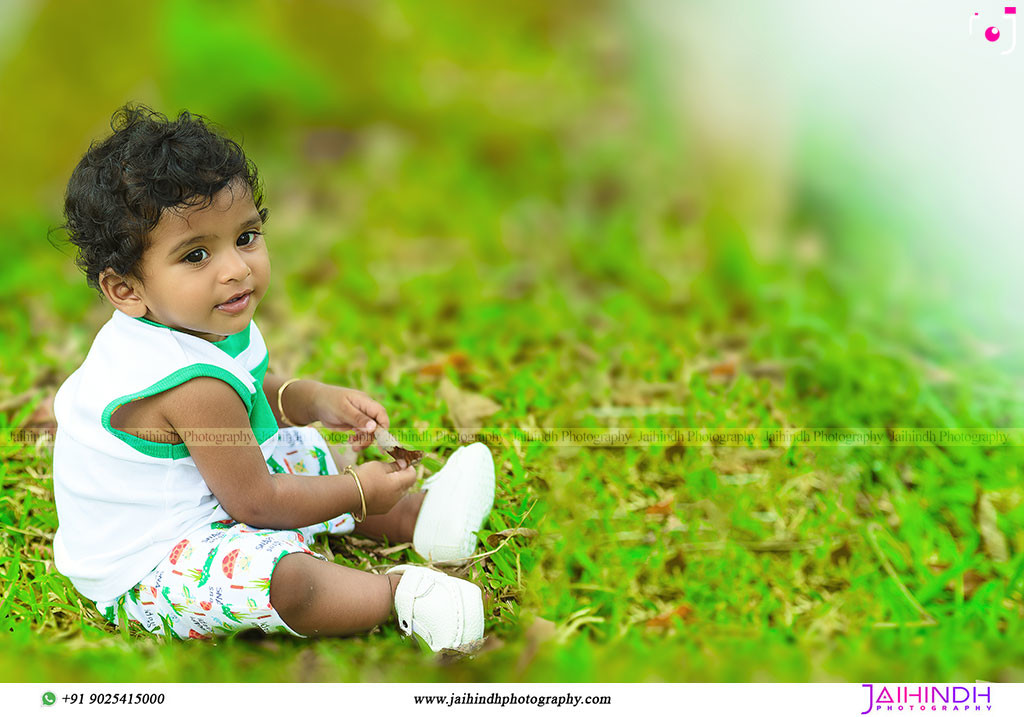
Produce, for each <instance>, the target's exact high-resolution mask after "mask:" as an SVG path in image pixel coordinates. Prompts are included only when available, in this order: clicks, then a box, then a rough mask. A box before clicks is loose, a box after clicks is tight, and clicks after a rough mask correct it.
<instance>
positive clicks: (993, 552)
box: [977, 493, 1010, 563]
mask: <svg viewBox="0 0 1024 717" xmlns="http://www.w3.org/2000/svg"><path fill="white" fill-rule="evenodd" d="M998 518H999V514H998V513H997V512H996V508H995V506H994V505H993V504H992V496H991V495H990V494H988V493H982V494H981V495H980V496H979V497H978V505H977V519H978V532H980V533H981V541H982V545H983V546H984V548H985V554H986V555H988V556H989V557H990V558H992V560H994V561H995V562H997V563H1005V562H1006V561H1007V560H1009V558H1010V550H1009V547H1008V546H1007V544H1006V536H1005V535H1003V534H1002V532H1000V530H999V525H998Z"/></svg>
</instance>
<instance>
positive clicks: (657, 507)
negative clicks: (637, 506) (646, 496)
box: [645, 498, 674, 515]
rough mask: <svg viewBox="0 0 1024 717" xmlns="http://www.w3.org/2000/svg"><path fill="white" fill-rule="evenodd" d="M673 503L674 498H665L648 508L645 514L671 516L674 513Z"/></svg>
mask: <svg viewBox="0 0 1024 717" xmlns="http://www.w3.org/2000/svg"><path fill="white" fill-rule="evenodd" d="M673 502H674V500H673V499H672V498H665V500H663V501H660V502H658V503H655V504H654V505H649V506H647V510H646V511H645V512H646V513H647V515H669V514H671V513H672V504H673Z"/></svg>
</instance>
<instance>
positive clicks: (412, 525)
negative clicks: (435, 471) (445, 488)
mask: <svg viewBox="0 0 1024 717" xmlns="http://www.w3.org/2000/svg"><path fill="white" fill-rule="evenodd" d="M426 495H427V494H426V493H422V492H421V493H409V494H408V495H406V496H404V497H403V498H402V499H401V500H400V501H398V502H397V503H395V507H394V508H392V509H391V510H390V511H388V512H387V513H384V514H383V515H368V516H366V520H364V521H363V522H362V523H356V530H355V532H356V533H358V534H359V535H365V536H366V537H367V538H374V539H376V540H382V539H384V538H387V539H388V540H390V541H391V542H393V543H411V542H412V535H413V532H414V531H415V530H416V519H417V518H418V517H419V515H420V506H421V505H423V498H424V497H425V496H426Z"/></svg>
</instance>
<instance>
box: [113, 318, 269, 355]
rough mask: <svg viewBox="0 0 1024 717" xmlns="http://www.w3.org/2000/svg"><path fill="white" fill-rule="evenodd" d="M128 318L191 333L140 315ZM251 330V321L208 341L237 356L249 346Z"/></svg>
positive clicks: (181, 332) (183, 332)
mask: <svg viewBox="0 0 1024 717" xmlns="http://www.w3.org/2000/svg"><path fill="white" fill-rule="evenodd" d="M129 318H132V319H135V320H136V321H141V322H142V323H144V324H149V325H150V326H156V327H157V328H161V329H169V330H170V331H177V332H178V333H179V334H188V335H189V336H192V335H193V334H189V333H188V332H187V331H182V330H181V329H176V328H174V327H173V326H167V325H166V324H158V323H157V322H155V321H150V320H149V319H144V318H142V317H141V316H131V317H129ZM251 331H252V321H250V322H249V323H248V324H246V326H245V328H244V329H242V330H241V331H239V332H238V333H237V334H231V335H230V336H226V337H225V338H223V339H221V340H220V341H211V342H210V343H211V344H212V345H214V346H216V347H217V348H219V349H221V350H223V351H224V353H226V354H227V355H228V356H230V357H231V358H235V357H237V356H238V354H240V353H242V352H243V351H245V350H246V349H247V348H249V333H250V332H251Z"/></svg>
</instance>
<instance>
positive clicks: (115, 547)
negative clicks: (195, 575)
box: [53, 310, 277, 600]
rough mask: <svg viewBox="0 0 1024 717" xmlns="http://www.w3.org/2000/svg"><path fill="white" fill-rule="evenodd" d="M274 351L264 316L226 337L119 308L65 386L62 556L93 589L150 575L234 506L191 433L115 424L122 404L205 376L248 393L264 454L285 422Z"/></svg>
mask: <svg viewBox="0 0 1024 717" xmlns="http://www.w3.org/2000/svg"><path fill="white" fill-rule="evenodd" d="M269 360H270V357H269V354H268V353H267V346H266V344H265V343H264V341H263V336H262V335H261V334H260V331H259V329H258V328H257V327H256V324H255V322H250V324H249V326H248V327H247V328H246V329H245V330H244V331H241V332H239V333H237V334H234V335H232V336H229V337H227V338H226V339H224V340H222V341H218V342H216V343H213V342H210V341H206V340H205V339H201V338H199V337H197V336H193V335H191V334H187V333H184V332H182V331H178V330H176V329H171V328H168V327H167V326H163V325H161V324H156V323H153V322H152V321H148V320H146V319H135V318H132V317H130V316H128V315H127V314H124V313H122V312H121V311H117V310H115V311H114V315H113V316H112V317H111V319H110V321H108V322H107V323H106V324H104V325H103V327H102V328H101V329H100V331H99V333H98V334H97V335H96V339H95V340H94V341H93V344H92V347H91V348H90V349H89V353H88V355H87V356H86V357H85V361H84V362H83V363H82V365H81V366H80V367H79V368H78V370H77V371H75V372H74V373H73V374H71V376H70V377H68V379H67V380H66V381H65V382H64V384H63V385H62V386H61V387H60V390H59V391H57V396H56V398H55V399H54V413H55V414H56V417H57V432H56V437H55V439H54V448H53V493H54V499H55V501H56V504H57V519H58V523H59V526H58V528H57V533H56V535H55V536H54V541H53V555H54V561H55V563H56V566H57V570H59V571H60V572H61V573H62V574H64V575H65V576H67V577H68V578H69V579H70V580H71V582H72V584H73V585H74V586H75V587H76V588H77V589H78V591H79V592H81V593H82V594H83V595H85V596H86V597H88V598H91V599H93V600H110V599H113V598H115V597H117V596H119V595H121V594H122V593H124V592H126V591H127V590H128V589H129V588H131V587H133V586H134V585H135V584H136V583H138V582H139V581H140V580H141V579H142V578H143V577H145V576H146V575H147V574H148V573H149V572H150V571H151V570H152V569H153V568H154V567H156V565H157V563H159V562H160V561H161V560H162V559H163V558H164V556H166V555H167V554H168V553H169V552H170V551H171V548H173V547H174V545H175V543H177V542H178V541H179V540H180V539H181V537H182V536H183V535H185V534H187V533H189V532H191V531H193V530H195V529H197V528H199V527H200V526H201V525H203V524H204V523H211V522H214V521H217V520H223V519H225V518H228V517H229V516H228V514H227V512H225V510H224V509H223V508H221V507H220V505H219V504H218V502H217V499H216V497H215V496H214V495H213V493H211V492H210V489H209V487H208V486H207V485H206V482H205V481H204V480H203V477H202V475H200V473H199V470H198V469H197V468H196V464H195V462H194V461H193V460H192V458H191V456H190V455H189V453H188V449H187V448H186V446H185V444H184V443H177V444H169V443H156V442H152V441H148V440H144V439H142V438H138V437H136V436H133V435H131V434H129V433H125V432H124V431H119V430H118V429H116V428H114V427H112V426H111V425H110V417H111V415H112V414H113V413H114V411H115V410H116V409H117V408H118V407H119V406H122V405H124V404H125V403H128V402H130V401H134V400H136V399H139V398H144V397H146V396H152V395H154V394H157V393H160V392H161V391H166V390H167V389H170V388H173V387H175V386H178V385H180V384H182V383H184V382H186V381H188V380H189V379H192V378H196V377H198V376H212V377H214V378H219V379H221V380H223V381H225V382H226V383H227V384H228V385H230V386H231V387H232V388H233V389H235V391H236V392H237V393H238V395H239V397H240V398H241V399H242V402H243V403H244V404H245V407H246V410H247V411H248V413H249V421H250V424H251V425H252V428H253V433H254V434H255V435H256V439H257V441H259V442H260V449H261V450H262V451H263V458H264V460H265V459H267V458H269V457H270V454H271V452H272V451H273V450H274V446H275V445H276V443H277V422H276V420H275V419H274V414H273V412H272V411H271V410H270V404H269V403H268V402H267V399H266V396H264V394H263V377H264V375H265V374H266V371H267V364H268V362H269Z"/></svg>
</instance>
